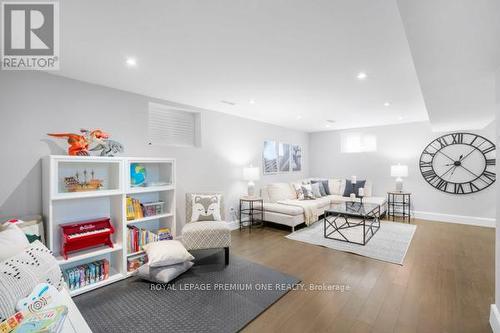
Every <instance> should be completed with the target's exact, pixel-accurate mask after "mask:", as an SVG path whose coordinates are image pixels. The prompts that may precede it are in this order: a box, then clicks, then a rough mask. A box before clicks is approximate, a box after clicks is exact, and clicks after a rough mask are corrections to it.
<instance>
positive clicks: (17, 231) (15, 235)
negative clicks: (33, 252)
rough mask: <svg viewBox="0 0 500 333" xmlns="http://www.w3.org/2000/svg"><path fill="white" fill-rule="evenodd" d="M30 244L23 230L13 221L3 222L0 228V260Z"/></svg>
mask: <svg viewBox="0 0 500 333" xmlns="http://www.w3.org/2000/svg"><path fill="white" fill-rule="evenodd" d="M29 245H30V243H29V242H28V239H27V238H26V235H25V234H24V232H23V231H22V230H21V228H19V227H18V226H17V225H15V224H14V223H10V222H7V223H4V224H3V225H2V226H1V229H0V249H2V250H1V251H0V261H3V260H6V259H8V258H10V257H12V256H14V255H16V254H18V253H20V252H22V251H23V250H24V249H25V248H27V247H28V246H29Z"/></svg>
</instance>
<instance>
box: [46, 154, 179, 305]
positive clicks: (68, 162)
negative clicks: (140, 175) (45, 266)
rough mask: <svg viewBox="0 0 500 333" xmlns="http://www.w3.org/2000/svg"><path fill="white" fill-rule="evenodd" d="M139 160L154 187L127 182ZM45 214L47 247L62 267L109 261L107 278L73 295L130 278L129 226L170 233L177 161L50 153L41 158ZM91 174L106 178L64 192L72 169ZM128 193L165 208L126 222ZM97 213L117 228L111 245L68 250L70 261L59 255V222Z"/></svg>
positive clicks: (86, 217)
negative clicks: (89, 187) (98, 185)
mask: <svg viewBox="0 0 500 333" xmlns="http://www.w3.org/2000/svg"><path fill="white" fill-rule="evenodd" d="M132 163H139V164H141V165H143V166H144V167H145V168H146V171H147V179H146V180H147V182H149V183H153V185H155V184H160V185H158V186H146V187H133V186H132V185H131V183H130V165H131V164H132ZM42 165H43V214H44V219H45V221H46V230H47V231H46V233H47V246H48V247H49V248H50V249H51V250H52V252H53V253H54V255H55V256H56V258H57V261H58V263H59V265H60V266H61V269H63V270H64V269H67V268H71V267H75V266H78V265H82V264H85V263H89V262H93V261H96V260H101V259H107V260H108V261H109V263H110V275H109V278H108V279H107V280H104V281H100V282H98V283H95V284H92V285H89V286H86V287H83V288H80V289H78V290H74V291H71V292H70V294H71V295H72V296H75V295H79V294H81V293H84V292H87V291H90V290H93V289H96V288H99V287H102V286H105V285H107V284H110V283H113V282H116V281H119V280H121V279H124V278H126V277H128V276H130V274H129V272H127V257H128V256H130V255H132V254H138V253H140V252H136V253H127V226H132V225H133V226H136V227H139V228H142V229H149V230H152V231H156V230H158V229H160V228H164V227H168V228H170V230H171V233H172V235H174V237H175V235H176V230H175V160H174V159H171V158H136V157H100V156H63V155H50V156H47V157H45V158H43V161H42ZM85 170H86V171H87V172H86V175H87V177H89V175H90V173H91V172H92V173H93V174H94V176H95V178H97V179H102V180H104V182H103V187H102V188H101V189H99V190H96V191H87V192H66V191H65V188H64V177H70V176H74V175H75V173H76V172H78V173H79V176H80V177H83V173H84V171H85ZM127 196H131V197H133V198H137V199H139V200H140V201H141V202H152V201H159V200H161V201H163V202H164V211H163V213H162V214H159V215H156V216H148V217H144V218H141V219H137V220H131V221H127V214H126V201H127ZM101 217H109V218H110V219H111V223H112V224H113V227H114V229H115V232H114V233H113V235H112V241H113V245H114V246H113V248H111V247H108V246H101V247H97V248H91V249H86V250H82V251H78V252H70V253H69V255H68V259H64V258H63V256H62V255H61V231H60V227H59V226H60V225H61V224H65V223H70V222H79V221H85V220H90V219H96V218H101Z"/></svg>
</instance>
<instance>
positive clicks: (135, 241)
mask: <svg viewBox="0 0 500 333" xmlns="http://www.w3.org/2000/svg"><path fill="white" fill-rule="evenodd" d="M159 240H160V238H159V237H158V235H157V234H155V233H154V232H151V231H149V230H146V229H140V228H137V227H128V230H127V251H128V253H134V252H139V251H142V247H143V246H144V245H146V244H148V243H152V242H157V241H159Z"/></svg>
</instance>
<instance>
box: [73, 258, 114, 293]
mask: <svg viewBox="0 0 500 333" xmlns="http://www.w3.org/2000/svg"><path fill="white" fill-rule="evenodd" d="M64 277H65V280H66V283H67V284H68V287H69V289H70V290H76V289H79V288H82V287H85V286H88V285H91V284H94V283H96V282H99V281H104V280H106V279H108V277H109V262H108V260H106V259H103V260H98V261H94V262H91V263H88V264H85V265H80V266H77V267H73V268H69V269H66V270H65V271H64Z"/></svg>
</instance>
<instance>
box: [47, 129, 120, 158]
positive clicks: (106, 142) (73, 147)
mask: <svg viewBox="0 0 500 333" xmlns="http://www.w3.org/2000/svg"><path fill="white" fill-rule="evenodd" d="M80 133H81V134H75V133H49V134H47V135H50V136H53V137H56V138H67V139H68V144H69V148H68V155H70V156H89V155H90V153H89V151H99V150H100V151H101V153H100V156H113V155H114V154H117V153H122V152H123V146H122V145H121V144H120V143H119V142H117V141H114V140H110V139H109V134H107V133H105V132H103V131H102V130H100V129H96V130H93V131H89V130H87V129H81V130H80ZM90 146H93V147H92V148H90V149H89V147H90Z"/></svg>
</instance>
